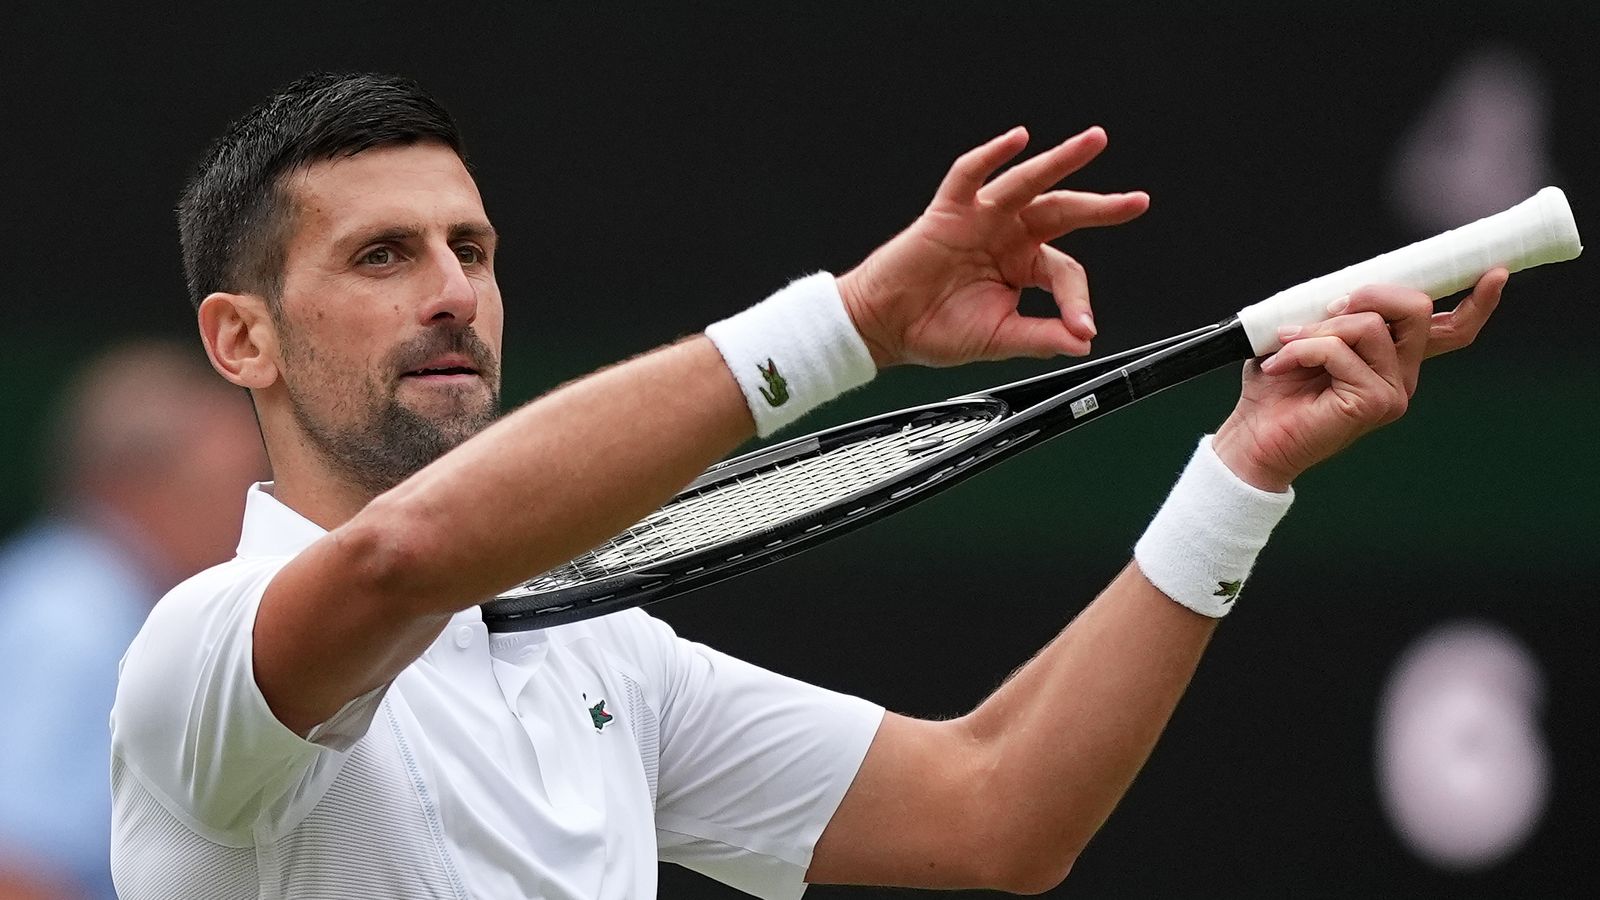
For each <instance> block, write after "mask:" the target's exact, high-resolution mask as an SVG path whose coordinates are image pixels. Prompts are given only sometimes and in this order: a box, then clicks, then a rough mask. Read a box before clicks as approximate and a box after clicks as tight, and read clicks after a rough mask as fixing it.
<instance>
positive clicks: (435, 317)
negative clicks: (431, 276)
mask: <svg viewBox="0 0 1600 900" xmlns="http://www.w3.org/2000/svg"><path fill="white" fill-rule="evenodd" d="M429 258H430V259H431V260H432V268H433V270H434V271H435V272H437V273H438V278H437V281H436V284H435V285H434V289H433V290H432V292H431V294H430V296H429V297H428V300H427V302H425V303H423V304H422V307H421V309H420V310H419V318H420V319H421V322H422V324H424V325H438V324H441V323H443V322H444V321H445V320H455V322H456V324H458V325H470V324H472V321H473V320H474V319H476V318H477V317H478V287H477V285H476V284H474V283H473V281H472V279H470V278H468V277H467V273H466V272H465V271H463V270H462V268H461V260H460V259H459V258H457V257H456V252H455V250H453V249H451V248H449V247H441V248H439V249H437V250H434V251H432V252H430V253H429Z"/></svg>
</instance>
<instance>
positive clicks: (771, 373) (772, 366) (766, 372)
mask: <svg viewBox="0 0 1600 900" xmlns="http://www.w3.org/2000/svg"><path fill="white" fill-rule="evenodd" d="M756 371H757V372H760V373H761V379H762V380H763V381H765V382H766V383H767V386H766V387H757V388H756V390H758V391H760V392H761V396H762V398H763V399H764V400H766V401H767V405H768V406H782V405H784V404H785V403H788V402H789V382H788V380H787V379H785V378H784V377H783V376H782V375H779V374H778V364H777V363H775V362H773V361H772V357H770V356H769V357H767V364H766V365H764V366H763V365H762V364H760V363H756ZM769 389H770V390H769Z"/></svg>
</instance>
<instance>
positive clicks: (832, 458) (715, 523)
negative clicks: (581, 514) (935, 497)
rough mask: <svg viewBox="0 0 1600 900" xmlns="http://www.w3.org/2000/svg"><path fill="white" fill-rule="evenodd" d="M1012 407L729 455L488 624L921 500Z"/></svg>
mask: <svg viewBox="0 0 1600 900" xmlns="http://www.w3.org/2000/svg"><path fill="white" fill-rule="evenodd" d="M1010 412H1011V409H1010V407H1009V406H1008V405H1007V404H1006V403H1005V402H1003V401H1001V400H998V399H995V398H993V397H983V396H973V397H968V398H957V399H953V400H947V401H943V402H940V403H933V404H928V405H925V406H919V407H913V408H910V409H905V410H900V411H898V412H893V413H888V414H885V415H882V416H876V417H874V418H871V419H866V420H863V421H860V422H855V423H850V424H847V425H842V426H839V427H836V428H832V429H828V430H826V431H821V432H817V433H816V434H812V435H807V436H804V437H800V438H795V439H793V440H790V441H785V442H782V443H780V444H776V445H774V446H772V447H768V448H763V449H760V450H756V451H753V452H751V453H747V454H744V455H742V456H737V457H734V458H731V459H729V460H726V461H724V462H722V463H718V464H717V465H715V466H713V467H712V468H710V469H708V470H707V471H706V472H705V473H704V474H703V475H701V476H700V477H699V478H697V479H696V480H695V481H694V482H692V483H691V484H690V485H689V486H688V487H687V488H685V489H684V490H683V491H681V492H680V493H679V494H678V495H677V496H676V497H674V498H673V499H672V500H671V501H669V502H668V503H667V504H665V505H664V506H662V507H661V508H660V509H658V510H656V511H655V512H654V513H651V514H650V515H649V516H646V517H645V518H644V519H642V520H641V521H639V522H638V523H637V524H635V525H634V526H632V527H631V528H629V529H628V530H626V531H624V532H622V533H621V534H619V535H617V536H616V537H614V538H612V539H611V540H609V541H607V542H606V543H604V544H602V545H600V546H599V547H596V548H595V549H593V550H591V551H589V552H588V553H585V554H582V555H581V556H578V557H577V558H575V559H573V560H571V561H569V562H566V563H563V564H562V565H560V566H557V567H555V568H553V569H550V570H549V571H546V572H544V573H542V574H540V575H538V576H536V577H535V578H532V579H529V580H528V581H526V582H523V583H522V584H520V585H517V586H516V587H514V588H512V589H510V590H508V591H505V592H504V593H501V594H500V595H498V596H497V597H496V598H495V599H494V600H492V601H490V602H489V603H487V604H485V606H484V621H485V622H486V623H487V624H488V625H489V628H490V630H491V631H521V630H527V629H530V628H542V627H547V626H549V625H555V624H561V623H562V622H567V621H576V620H579V619H584V618H588V617H590V616H592V615H596V614H598V612H596V611H595V609H594V608H595V607H596V606H597V605H604V606H605V608H606V611H608V612H609V611H614V610H616V609H625V608H627V607H629V606H637V605H640V604H643V603H647V602H651V601H653V600H659V599H662V598H663V597H666V596H672V595H674V594H678V593H683V592H684V591H687V590H691V589H694V588H698V587H703V586H705V585H707V584H711V583H714V582H715V581H720V580H722V579H724V578H727V577H731V576H732V575H735V574H739V573H740V572H744V571H748V570H749V569H751V568H755V567H757V566H760V565H765V564H767V563H771V562H776V561H777V560H779V559H782V558H784V557H785V556H787V555H789V553H790V552H794V551H797V550H798V549H799V546H800V545H802V544H808V543H810V542H812V541H813V540H815V539H818V538H820V537H822V536H823V535H824V534H825V533H826V534H828V535H829V536H831V535H832V534H834V533H837V532H839V531H841V530H848V529H853V528H856V527H860V526H861V525H864V524H866V523H867V522H869V521H871V520H873V519H874V518H876V517H877V516H879V515H882V514H883V513H884V512H886V511H887V509H888V507H890V506H894V507H898V506H900V505H903V504H904V503H906V502H910V500H911V499H912V495H913V494H915V493H917V488H918V487H927V486H930V485H931V484H932V483H934V482H936V481H938V480H940V479H941V478H943V477H948V476H949V475H950V474H953V473H954V471H955V470H956V469H957V468H958V466H957V465H956V463H955V461H954V460H952V459H951V458H950V457H952V456H955V455H958V454H959V452H960V451H961V449H962V448H965V447H968V446H970V445H971V444H972V442H973V440H974V439H975V438H978V437H979V436H981V435H982V434H983V433H985V432H987V431H988V430H990V429H992V428H993V427H994V426H995V425H996V424H997V423H999V422H1000V421H1002V420H1003V419H1005V418H1006V416H1007V415H1009V414H1010ZM841 508H843V509H844V510H845V513H844V514H843V515H840V514H839V512H838V511H839V510H840V509H841ZM824 513H826V515H824ZM791 548H792V549H791Z"/></svg>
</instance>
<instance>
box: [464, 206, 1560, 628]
mask: <svg viewBox="0 0 1600 900" xmlns="http://www.w3.org/2000/svg"><path fill="white" fill-rule="evenodd" d="M1581 249H1582V247H1581V245H1580V244H1579V240H1578V231H1577V226H1576V224H1575V223H1574V222H1573V219H1572V210H1571V209H1570V208H1569V207H1568V205H1567V200H1566V197H1565V195H1563V194H1562V192H1561V191H1560V190H1559V189H1557V188H1553V187H1552V188H1545V189H1544V190H1542V191H1540V192H1539V193H1538V194H1536V195H1534V196H1533V197H1531V198H1529V199H1528V200H1525V201H1523V202H1522V203H1520V204H1518V205H1517V206H1514V207H1512V208H1511V209H1508V210H1506V211H1504V212H1501V213H1497V214H1495V215H1492V216H1489V217H1487V218H1484V219H1480V220H1479V221H1477V222H1474V223H1472V224H1470V225H1465V226H1463V227H1461V228H1457V229H1455V230H1453V231H1447V232H1445V233H1444V234H1440V235H1437V236H1435V237H1432V238H1428V239H1427V240H1424V241H1419V242H1417V243H1415V244H1412V245H1410V246H1408V247H1403V248H1401V249H1399V250H1395V251H1392V252H1390V253H1385V254H1383V255H1382V256H1377V257H1374V258H1372V259H1370V260H1367V261H1366V262H1363V263H1358V264H1356V265H1353V266H1349V267H1347V268H1345V269H1341V270H1339V271H1337V272H1334V273H1332V274H1329V275H1324V276H1322V277H1321V278H1316V279H1313V280H1311V281H1308V282H1305V283H1304V284H1300V285H1297V286H1295V287H1292V288H1289V289H1288V290H1285V291H1282V292H1280V293H1278V294H1275V295H1274V296H1272V297H1269V298H1268V299H1266V300H1263V301H1261V302H1260V303H1256V304H1254V305H1251V306H1247V307H1245V308H1244V309H1242V310H1240V311H1239V312H1238V313H1237V314H1236V315H1234V316H1230V317H1229V318H1228V319H1226V320H1224V321H1222V322H1218V323H1217V324H1215V325H1209V326H1206V327H1204V328H1199V329H1196V330H1193V331H1189V332H1185V333H1183V334H1178V335H1174V336H1172V337H1170V338H1166V339H1164V340H1160V341H1157V342H1155V343H1153V344H1148V345H1146V346H1143V347H1136V348H1134V349H1132V350H1127V351H1124V352H1121V353H1117V354H1115V355H1113V356H1108V357H1105V358H1103V359H1098V360H1094V361H1090V362H1085V363H1081V364H1079V365H1074V366H1070V367H1068V368H1065V369H1061V370H1058V371H1055V372H1051V373H1047V374H1045V375H1040V376H1037V377H1034V378H1029V379H1025V380H1023V381H1018V382H1014V383H1012V384H1007V385H1004V386H1001V387H996V388H992V389H990V390H987V391H982V392H979V393H975V394H967V395H964V396H960V397H954V398H952V399H949V400H944V401H940V402H938V403H930V404H927V405H924V406H916V407H912V408H910V409H903V410H900V411H898V412H892V413H888V414H885V415H880V416H875V417H873V418H869V419H864V420H862V421H859V422H854V423H851V424H847V425H841V426H838V427H836V428H830V429H827V430H825V431H820V432H817V433H816V434H811V435H807V436H805V437H799V438H795V439H793V440H789V441H784V442H782V443H779V444H776V445H774V446H772V447H768V448H765V449H760V450H756V451H754V452H752V453H748V454H745V455H743V456H738V457H734V458H732V459H729V460H726V461H724V462H721V463H718V464H717V465H714V466H712V467H711V468H710V469H708V470H706V472H705V473H704V474H702V475H701V476H700V477H699V478H697V479H695V480H694V481H693V482H692V483H691V484H690V485H689V486H688V487H686V488H684V489H683V491H681V492H680V493H679V494H678V495H677V496H676V497H674V498H673V499H672V500H671V501H670V502H668V503H667V504H666V505H665V506H663V507H662V508H660V509H659V510H657V511H655V512H653V513H651V514H650V515H649V516H646V517H645V518H644V519H643V520H642V521H640V522H639V523H638V524H636V525H634V526H633V527H631V528H629V529H628V530H627V531H624V532H623V533H621V534H619V535H617V536H616V537H614V538H612V539H611V540H609V541H607V542H606V543H605V544H603V545H601V546H600V547H597V548H595V549H594V550H592V551H590V552H588V553H585V554H584V555H582V556H580V557H578V558H576V559H574V560H571V561H570V562H567V563H564V564H562V565H560V566H557V567H556V568H554V569H551V570H549V571H547V572H545V573H543V574H541V575H539V576H538V577H537V578H534V579H532V580H530V581H527V582H525V583H523V584H521V585H518V586H517V587H515V588H513V589H512V590H509V591H506V592H505V593H503V594H501V595H499V596H498V597H496V598H495V599H494V600H492V601H490V602H488V603H486V604H484V606H483V619H484V622H485V624H486V625H487V626H488V628H489V630H490V631H496V632H503V631H526V630H529V629H534V628H543V627H547V626H551V625H560V624H564V623H567V622H574V621H578V620H581V619H587V618H591V617H593V616H599V615H604V614H606V613H610V612H615V611H617V610H621V609H627V608H629V607H634V606H639V605H641V604H645V603H650V602H653V601H656V600H662V599H665V598H668V597H674V596H677V595H679V594H682V593H685V592H687V591H691V590H694V589H695V588H699V587H704V586H706V585H708V584H713V583H715V582H718V581H722V580H724V579H727V578H731V577H733V576H735V575H740V574H742V573H745V572H748V571H750V570H752V569H755V568H757V567H759V566H763V565H766V564H768V563H772V562H776V561H778V560H780V559H783V558H785V557H787V556H792V555H794V554H795V553H798V552H800V551H802V550H805V549H808V548H810V547H814V546H816V545H817V544H819V543H821V542H823V541H825V540H828V539H831V538H835V537H838V536H840V535H842V534H845V533H847V532H849V531H852V530H854V529H856V528H860V527H861V526H863V525H865V524H867V523H869V522H873V521H876V520H878V519H881V518H883V517H884V516H887V515H890V514H891V513H894V512H897V511H899V510H902V509H905V508H906V507H908V506H910V505H912V504H913V503H917V502H919V501H922V500H926V499H927V498H929V497H931V496H933V495H935V494H938V493H939V492H941V491H944V490H947V489H949V488H950V487H953V486H954V485H956V484H959V483H961V482H962V481H964V480H966V479H968V478H971V477H972V476H973V475H976V474H977V473H978V472H981V471H983V470H984V469H987V468H989V467H990V466H993V465H995V464H997V463H999V462H1001V461H1003V460H1006V459H1009V458H1010V457H1012V456H1015V455H1016V454H1018V453H1021V452H1022V451H1023V450H1026V449H1028V448H1030V447H1036V446H1038V445H1039V444H1042V443H1044V441H1046V440H1048V439H1049V438H1052V437H1056V436H1058V435H1060V434H1063V433H1064V432H1067V431H1070V430H1071V429H1073V428H1076V427H1078V426H1080V425H1084V424H1086V423H1088V422H1092V421H1095V420H1096V419H1099V418H1101V417H1102V416H1105V415H1106V414H1108V413H1110V412H1112V411H1114V410H1117V409H1121V408H1122V407H1125V406H1127V405H1128V404H1130V403H1133V402H1134V401H1137V400H1140V399H1142V398H1144V397H1148V396H1150V395H1151V394H1154V393H1156V392H1158V391H1161V390H1164V389H1166V388H1169V387H1172V386H1173V385H1176V384H1180V383H1182V382H1184V381H1187V380H1189V379H1190V378H1193V377H1195V376H1197V375H1200V374H1202V373H1205V372H1208V371H1210V370H1212V369H1215V368H1217V367H1218V366H1221V365H1225V364H1227V363H1232V362H1239V361H1241V360H1245V359H1249V358H1251V357H1256V356H1262V355H1264V354H1268V353H1272V352H1274V351H1276V350H1277V349H1278V348H1279V347H1280V346H1281V345H1280V344H1279V342H1278V339H1277V330H1278V328H1279V326H1282V325H1308V324H1312V323H1315V322H1318V321H1321V320H1322V319H1324V318H1326V317H1327V306H1328V304H1329V303H1330V302H1331V301H1332V300H1334V299H1336V298H1338V297H1340V296H1343V295H1345V294H1348V293H1350V292H1351V291H1353V290H1355V289H1356V288H1358V287H1360V286H1362V285H1365V284H1376V283H1387V284H1400V285H1405V286H1407V287H1411V288H1415V289H1417V290H1421V291H1423V292H1425V293H1427V294H1428V295H1429V296H1431V297H1433V298H1434V299H1436V300H1437V299H1439V298H1441V297H1445V296H1448V295H1450V294H1454V293H1456V292H1457V291H1460V290H1462V289H1464V288H1467V287H1469V286H1471V285H1472V284H1474V283H1475V282H1476V281H1477V280H1478V278H1480V277H1481V276H1482V275H1483V274H1484V273H1485V272H1488V271H1489V270H1490V269H1493V268H1495V267H1497V266H1504V267H1505V268H1507V269H1509V270H1511V271H1513V272H1516V271H1520V270H1522V269H1526V268H1529V267H1532V266H1537V265H1542V264H1544V263H1550V262H1559V261H1562V260H1568V259H1572V258H1573V257H1575V256H1577V255H1578V253H1579V252H1580V250H1581Z"/></svg>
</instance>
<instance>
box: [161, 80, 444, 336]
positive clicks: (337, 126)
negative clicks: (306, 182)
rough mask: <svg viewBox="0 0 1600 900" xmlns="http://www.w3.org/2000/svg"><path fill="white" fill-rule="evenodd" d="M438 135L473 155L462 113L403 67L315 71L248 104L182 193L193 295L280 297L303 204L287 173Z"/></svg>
mask: <svg viewBox="0 0 1600 900" xmlns="http://www.w3.org/2000/svg"><path fill="white" fill-rule="evenodd" d="M424 140H436V141H441V142H443V143H444V144H446V145H448V146H449V147H450V149H452V150H454V151H455V153H456V155H457V156H460V157H462V158H463V159H465V158H466V153H465V150H464V149H463V146H462V142H461V134H460V132H459V131H458V130H457V129H456V124H455V121H454V120H452V119H451V118H450V114H449V113H448V112H446V111H445V109H444V107H443V106H440V105H439V103H438V101H436V100H434V99H433V98H432V97H430V96H429V95H428V94H427V93H426V92H425V91H423V90H422V88H421V87H420V86H418V85H417V83H416V82H414V81H411V80H410V79H408V78H401V77H398V76H394V75H373V74H334V73H318V74H314V75H307V76H306V77H304V78H301V79H299V80H297V81H295V82H293V83H291V84H289V85H288V86H286V87H284V88H283V89H281V90H279V91H278V92H277V93H275V94H273V95H272V96H271V97H268V98H267V99H266V100H265V101H263V102H262V103H261V104H260V105H258V106H256V107H255V108H254V109H252V110H250V111H249V112H248V113H245V114H244V116H243V117H241V118H240V119H238V120H237V121H235V122H234V123H233V124H232V125H230V126H229V127H228V130H227V131H226V132H225V133H224V134H223V135H222V137H220V138H218V139H217V141H216V142H215V143H213V144H212V145H211V148H210V149H209V150H207V151H206V154H205V158H204V159H203V160H202V161H201V163H200V166H199V168H198V169H196V171H195V173H194V175H193V176H192V177H191V178H190V179H189V183H188V184H187V185H186V186H185V187H184V190H183V196H182V198H181V199H180V200H179V201H178V237H179V240H180V242H181V243H182V245H183V271H184V277H185V278H186V280H187V281H188V284H189V300H190V301H191V302H192V303H193V304H194V306H195V308H196V309H199V308H200V301H202V300H204V299H205V298H206V296H207V295H208V294H211V293H212V292H214V291H259V292H262V293H265V294H266V295H267V297H268V300H269V301H272V302H273V305H274V306H275V305H276V299H277V296H278V294H279V291H280V290H281V288H282V277H283V262H284V242H285V240H286V239H287V236H288V235H287V226H288V223H289V221H290V213H291V212H292V211H293V210H292V209H291V208H290V204H289V202H288V200H289V198H288V197H287V196H286V195H285V194H284V193H283V190H282V184H283V177H284V176H285V175H286V174H288V173H290V172H293V171H295V170H296V169H299V168H301V167H303V166H306V165H309V164H311V163H314V162H319V161H321V160H326V159H333V158H335V157H339V156H354V155H356V154H357V153H360V152H361V151H363V150H368V149H371V148H373V147H379V146H385V145H392V144H412V143H416V142H417V141H424Z"/></svg>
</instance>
